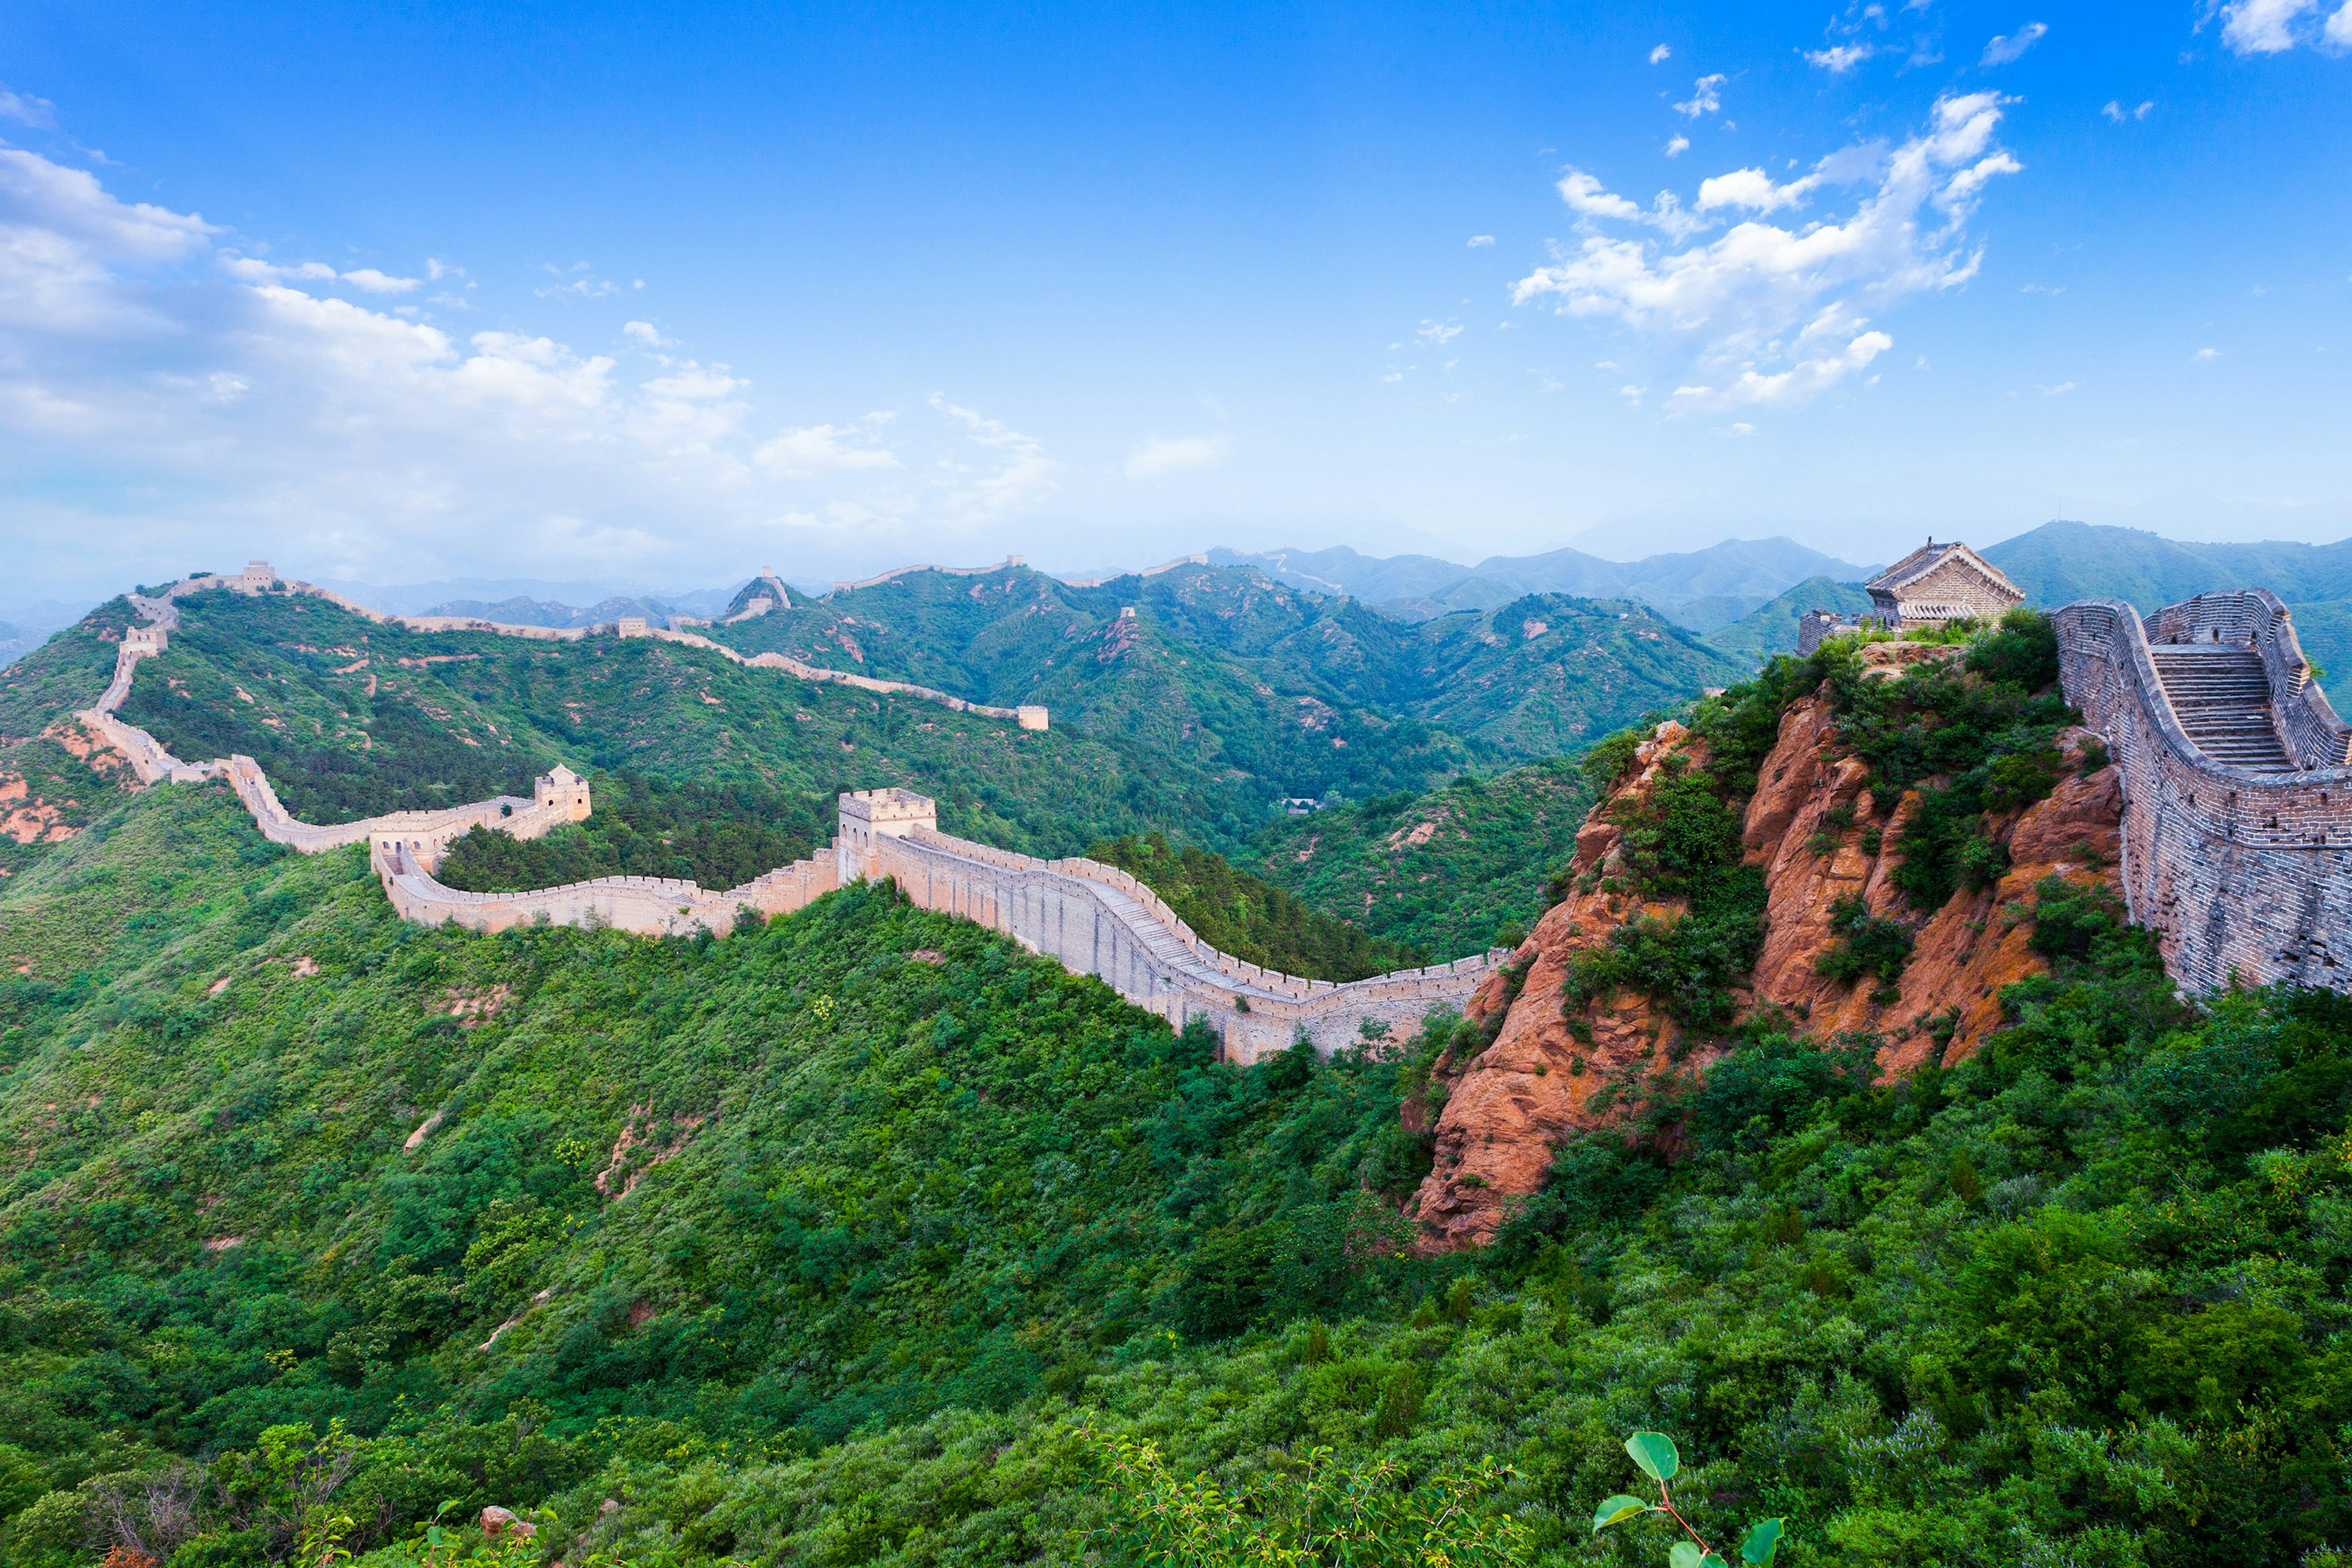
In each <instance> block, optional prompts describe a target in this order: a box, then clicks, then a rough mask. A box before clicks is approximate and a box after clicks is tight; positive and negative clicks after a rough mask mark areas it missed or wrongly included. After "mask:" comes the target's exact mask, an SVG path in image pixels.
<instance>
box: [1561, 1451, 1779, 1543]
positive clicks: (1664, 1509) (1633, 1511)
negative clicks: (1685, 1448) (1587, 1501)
mask: <svg viewBox="0 0 2352 1568" xmlns="http://www.w3.org/2000/svg"><path fill="white" fill-rule="evenodd" d="M1625 1452H1626V1453H1627V1455H1629V1456H1630V1457H1631V1458H1633V1463H1634V1465H1635V1467H1636V1468H1639V1469H1640V1470H1641V1472H1642V1473H1643V1475H1645V1476H1647V1477H1649V1478H1650V1479H1652V1480H1654V1481H1655V1482H1656V1483H1657V1484H1658V1500H1657V1501H1656V1502H1655V1503H1645V1502H1643V1500H1641V1499H1640V1498H1637V1497H1633V1496H1629V1495H1627V1494H1625V1493H1622V1492H1621V1493H1618V1494H1617V1495H1615V1496H1613V1497H1610V1498H1606V1499H1604V1500H1602V1501H1601V1506H1600V1507H1599V1508H1597V1509H1595V1510H1593V1512H1592V1532H1593V1533H1594V1534H1595V1535H1598V1534H1600V1533H1601V1531H1604V1530H1607V1529H1609V1528H1611V1527H1612V1525H1618V1524H1623V1523H1625V1522H1627V1521H1631V1520H1635V1519H1639V1518H1641V1517H1643V1515H1645V1514H1664V1515H1665V1516H1666V1517H1667V1518H1669V1519H1672V1520H1673V1521H1675V1523H1676V1524H1677V1525H1680V1526H1681V1527H1682V1531H1683V1533H1684V1534H1685V1536H1687V1537H1688V1538H1689V1539H1687V1540H1685V1541H1677V1542H1674V1544H1673V1546H1672V1547H1671V1548H1670V1550H1669V1551H1668V1552H1667V1562H1668V1563H1670V1564H1671V1568H1729V1563H1728V1562H1727V1560H1726V1559H1725V1558H1724V1557H1723V1556H1722V1555H1721V1554H1719V1553H1717V1552H1715V1551H1714V1550H1712V1549H1711V1548H1709V1547H1708V1545H1707V1543H1706V1540H1705V1538H1703V1537H1702V1536H1701V1535H1700V1534H1699V1532H1698V1531H1696V1530H1694V1529H1692V1528H1691V1525H1690V1521H1688V1520H1686V1519H1685V1518H1684V1517H1683V1515H1682V1512H1681V1510H1678V1509H1676V1508H1675V1502H1674V1490H1673V1485H1672V1483H1673V1481H1674V1479H1675V1477H1676V1476H1677V1475H1679V1474H1681V1473H1682V1456H1681V1455H1680V1454H1679V1453H1678V1452H1677V1451H1676V1450H1675V1440H1674V1439H1673V1438H1672V1437H1669V1436H1666V1435H1665V1434H1664V1432H1636V1433H1634V1434H1633V1436H1631V1437H1628V1438H1626V1439H1625ZM1787 1532H1788V1521H1786V1520H1785V1519H1759V1520H1758V1521H1756V1522H1755V1523H1753V1524H1751V1525H1749V1526H1748V1530H1747V1532H1746V1533H1745V1534H1744V1535H1743V1536H1742V1537H1741V1538H1740V1543H1739V1555H1740V1560H1741V1561H1742V1562H1744V1563H1751V1564H1755V1565H1757V1568H1762V1565H1764V1564H1768V1563H1770V1562H1771V1561H1772V1560H1773V1558H1774V1557H1775V1556H1776V1555H1778V1554H1779V1552H1780V1542H1781V1540H1782V1538H1783V1537H1784V1536H1785V1535H1786V1534H1787Z"/></svg>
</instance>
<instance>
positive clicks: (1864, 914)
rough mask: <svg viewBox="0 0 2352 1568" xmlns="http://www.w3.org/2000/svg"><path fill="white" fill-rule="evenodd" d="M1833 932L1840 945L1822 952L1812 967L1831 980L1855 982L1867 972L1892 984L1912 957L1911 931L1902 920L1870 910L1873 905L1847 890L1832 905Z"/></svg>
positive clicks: (1831, 925) (1831, 920) (1831, 928)
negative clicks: (1881, 915) (1889, 918)
mask: <svg viewBox="0 0 2352 1568" xmlns="http://www.w3.org/2000/svg"><path fill="white" fill-rule="evenodd" d="M1830 931H1831V933H1832V935H1834V936H1835V937H1836V938H1837V939H1838V941H1837V945H1836V946H1834V947H1832V948H1831V949H1830V950H1829V951H1828V952H1824V953H1822V956H1821V957H1820V959H1818V960H1817V961H1816V962H1815V963H1814V965H1813V967H1814V968H1815V969H1816V970H1818V971H1819V972H1820V973H1822V974H1825V975H1827V976H1829V977H1830V978H1831V979H1832V980H1843V981H1849V982H1850V981H1855V980H1859V979H1861V978H1862V977H1863V976H1864V975H1865V974H1874V975H1876V976H1877V977H1878V978H1879V979H1880V980H1882V981H1885V982H1889V983H1892V982H1893V981H1895V979H1897V978H1899V977H1900V976H1901V974H1902V973H1903V965H1904V964H1905V963H1907V962H1908V961H1909V959H1910V957H1911V932H1910V930H1909V928H1908V927H1906V926H1905V925H1904V924H1903V922H1902V921H1892V920H1886V919H1884V918H1882V917H1880V916H1877V915H1874V914H1872V913H1871V912H1870V906H1869V905H1868V904H1866V903H1864V901H1863V900H1861V899H1860V898H1859V897H1857V896H1855V895H1853V894H1852V893H1848V894H1846V895H1845V896H1844V897H1843V898H1841V899H1839V900H1837V902H1836V903H1835V904H1833V905H1832V906H1831V910H1830Z"/></svg>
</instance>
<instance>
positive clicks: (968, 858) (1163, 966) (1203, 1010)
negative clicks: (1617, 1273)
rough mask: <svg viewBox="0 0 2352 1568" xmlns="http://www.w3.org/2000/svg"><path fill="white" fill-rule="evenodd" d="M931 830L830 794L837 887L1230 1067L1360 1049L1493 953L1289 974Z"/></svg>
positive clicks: (1146, 910)
mask: <svg viewBox="0 0 2352 1568" xmlns="http://www.w3.org/2000/svg"><path fill="white" fill-rule="evenodd" d="M936 821H937V815H936V807H934V806H933V805H932V804H931V802H930V801H929V800H927V799H925V798H924V797H923V796H921V795H913V794H911V793H909V792H908V791H904V790H877V791H871V792H862V793H860V794H857V795H844V796H842V800H841V830H840V832H839V833H838V834H836V835H835V839H834V846H835V852H836V854H837V855H838V857H839V865H838V868H837V870H836V876H837V878H838V879H839V880H840V881H842V882H843V883H847V882H850V881H852V880H855V879H857V878H860V877H863V878H866V879H880V878H884V877H888V878H891V879H895V880H896V881H897V883H898V886H899V888H900V889H903V890H904V891H905V892H906V894H907V896H908V898H909V899H910V900H913V901H914V902H915V903H916V904H918V905H919V906H920V907H922V908H924V909H927V910H942V911H944V912H946V913H948V914H954V915H961V916H962V917H964V918H965V919H967V920H970V921H975V922H977V923H978V924H981V925H984V926H987V927H989V928H990V929H991V930H993V931H1003V932H1004V933H1005V934H1007V935H1008V936H1011V937H1012V938H1013V940H1014V941H1016V942H1020V943H1021V944H1022V945H1023V946H1024V947H1026V948H1028V949H1029V950H1030V951H1031V952H1040V953H1043V954H1045V956H1046V957H1048V958H1052V959H1055V960H1056V961H1058V962H1059V963H1061V964H1062V966H1063V967H1064V968H1066V969H1067V970H1069V971H1070V972H1071V973H1076V974H1092V975H1095V976H1096V977H1097V978H1099V979H1100V980H1102V981H1103V982H1104V983H1105V984H1108V985H1109V986H1110V987H1111V989H1113V990H1114V991H1117V992H1118V994H1120V995H1122V996H1124V997H1126V998H1127V999H1128V1000H1129V1002H1132V1003H1134V1004H1135V1005H1137V1006H1139V1007H1141V1008H1144V1009H1145V1010H1146V1011H1148V1012H1152V1013H1157V1014H1158V1015H1160V1016H1161V1017H1163V1018H1165V1019H1167V1020H1168V1021H1169V1022H1170V1023H1171V1024H1172V1025H1174V1026H1176V1027H1178V1028H1182V1027H1183V1026H1185V1025H1186V1024H1187V1023H1189V1022H1191V1021H1192V1020H1193V1019H1195V1018H1198V1019H1203V1020H1205V1021H1206V1022H1207V1023H1208V1025H1209V1026H1210V1027H1211V1028H1213V1029H1214V1030H1215V1031H1216V1033H1217V1037H1218V1038H1219V1039H1220V1040H1222V1041H1223V1050H1224V1056H1225V1058H1226V1059H1227V1060H1229V1061H1241V1062H1249V1061H1255V1060H1257V1059H1259V1058H1262V1057H1265V1056H1267V1055H1270V1054H1272V1053H1274V1052H1277V1051H1283V1050H1287V1049H1288V1048H1289V1047H1291V1046H1292V1045H1293V1044H1294V1043H1296V1042H1297V1040H1299V1039H1300V1038H1302V1037H1304V1038H1307V1039H1310V1040H1312V1041H1313V1042H1314V1043H1315V1047H1316V1049H1317V1050H1318V1051H1321V1052H1322V1053H1324V1054H1325V1055H1327V1056H1328V1055H1329V1054H1330V1053H1331V1052H1332V1051H1334V1050H1338V1049H1339V1048H1341V1047H1346V1046H1349V1045H1350V1044H1361V1043H1362V1041H1363V1039H1364V1038H1365V1036H1364V1034H1363V1029H1364V1026H1365V1025H1366V1024H1368V1023H1369V1024H1372V1025H1375V1026H1386V1027H1387V1030H1388V1032H1390V1033H1391V1034H1396V1035H1402V1034H1405V1033H1408V1032H1410V1031H1411V1030H1412V1029H1414V1028H1416V1027H1418V1026H1420V1024H1421V1021H1422V1020H1423V1018H1425V1017H1426V1016H1428V1015H1429V1014H1430V1012H1431V1011H1432V1010H1433V1009H1434V1008H1437V1007H1456V1008H1458V1007H1460V1006H1461V1005H1463V1004H1464V1003H1465V1002H1467V1001H1468V1000H1469V998H1470V994H1471V993H1472V992H1473V991H1475V990H1476V989H1477V988H1478V985H1479V983H1480V982H1482V981H1483V980H1485V979H1486V976H1487V975H1488V974H1489V973H1493V970H1494V968H1495V966H1496V963H1499V962H1500V961H1501V960H1502V958H1503V957H1504V956H1505V954H1504V953H1503V952H1501V951H1500V950H1496V951H1495V952H1486V953H1481V954H1478V955H1476V956H1474V957H1470V958H1465V959H1461V960H1458V961H1456V962H1455V963H1450V964H1438V965H1433V966H1432V967H1430V968H1427V969H1409V970H1402V971H1400V972H1398V973H1393V974H1382V975H1376V976H1374V977H1372V978H1370V979H1368V980H1356V981H1350V982H1349V983H1347V984H1334V983H1332V982H1330V981H1328V980H1306V979H1301V978H1300V977H1298V976H1297V975H1293V974H1284V973H1281V972H1280V971H1278V970H1271V969H1263V968H1260V967H1259V966H1258V965H1256V964H1255V963H1245V962H1244V961H1243V960H1241V959H1238V958H1234V956H1232V955H1231V954H1230V953H1224V952H1218V951H1217V950H1216V949H1215V948H1213V947H1211V946H1210V945H1209V944H1208V943H1207V942H1202V940H1201V939H1200V937H1199V936H1198V935H1197V934H1196V933H1195V932H1194V931H1192V927H1190V926H1189V925H1187V924H1185V923H1184V921H1182V920H1181V918H1179V917H1178V915H1177V914H1176V911H1175V910H1171V909H1170V908H1169V907H1168V905H1167V904H1166V902H1164V901H1163V900H1161V899H1160V896H1159V895H1158V894H1157V893H1154V892H1153V891H1152V890H1151V889H1150V888H1148V887H1146V886H1144V885H1143V884H1142V883H1141V882H1139V881H1137V880H1136V879H1134V878H1133V877H1130V876H1129V875H1128V874H1127V873H1126V872H1124V871H1121V870H1119V869H1118V868H1116V867H1112V866H1105V865H1103V864H1101V863H1100V862H1098V861H1094V860H1087V859H1084V858H1075V857H1074V858H1070V859H1066V860H1040V859H1037V858H1034V857H1032V856H1027V855H1016V854H1013V853H1011V852H1010V851H1007V850H1003V849H995V848H992V847H989V846H987V845H984V844H974V843H972V842H971V840H969V839H963V838H956V837H950V836H949V835H947V834H944V833H941V832H940V831H939V829H938V827H937V826H935V823H936Z"/></svg>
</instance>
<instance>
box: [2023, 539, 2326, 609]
mask: <svg viewBox="0 0 2352 1568" xmlns="http://www.w3.org/2000/svg"><path fill="white" fill-rule="evenodd" d="M1984 557H1985V559H1986V560H1988V561H1990V562H1991V563H1993V564H1994V565H1996V566H1998V567H2000V569H2001V570H2002V571H2003V572H2005V573H2007V574H2009V577H2010V580H2011V582H2013V583H2015V584H2017V585H2018V586H2019V587H2021V588H2022V589H2024V590H2025V593H2026V597H2027V601H2028V602H2029V603H2031V604H2034V605H2042V606H2045V607H2054V606H2056V605H2065V604H2071V603H2073V602H2074V600H2076V599H2121V600H2123V601H2125V602H2126V604H2129V605H2134V606H2135V607H2137V609H2138V610H2139V611H2140V613H2141V614H2143V615H2145V614H2147V612H2148V611H2150V610H2154V609H2158V608H2160V607H2161V606H2163V605H2171V604H2178V603H2179V601H2180V600H2182V599H2186V598H2188V597H2189V596H2190V595H2194V594H2206V593H2211V592H2213V591H2214V590H2216V589H2220V588H2268V589H2269V590H2270V591H2271V592H2272V593H2273V594H2276V595H2278V596H2279V597H2280V598H2282V599H2284V600H2286V601H2287V602H2288V603H2289V604H2295V603H2298V602H2301V601H2304V600H2315V599H2343V598H2352V539H2347V540H2341V541H2338V542H2336V543H2334V544H2293V543H2285V542H2278V541H2272V542H2267V543H2261V544H2201V543H2190V542H2184V541H2181V540H2177V539H2164V538H2160V537H2159V536H2158V535H2156V534H2153V533H2145V532H2142V531H2139V530H2137V529H2131V528H2106V527H2101V526H2097V525H2095V524H2092V523H2087V522H2045V523H2043V524H2042V526H2041V527H2040V528H2037V529H2035V530H2034V531H2032V532H2031V533H2021V534H2020V535H2018V536H2017V537H2016V538H2014V539H2005V540H2003V541H2001V542H2000V543H1999V544H1996V545H1993V546H1991V547H1990V548H1989V549H1987V550H1986V551H1985V552H1984Z"/></svg>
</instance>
